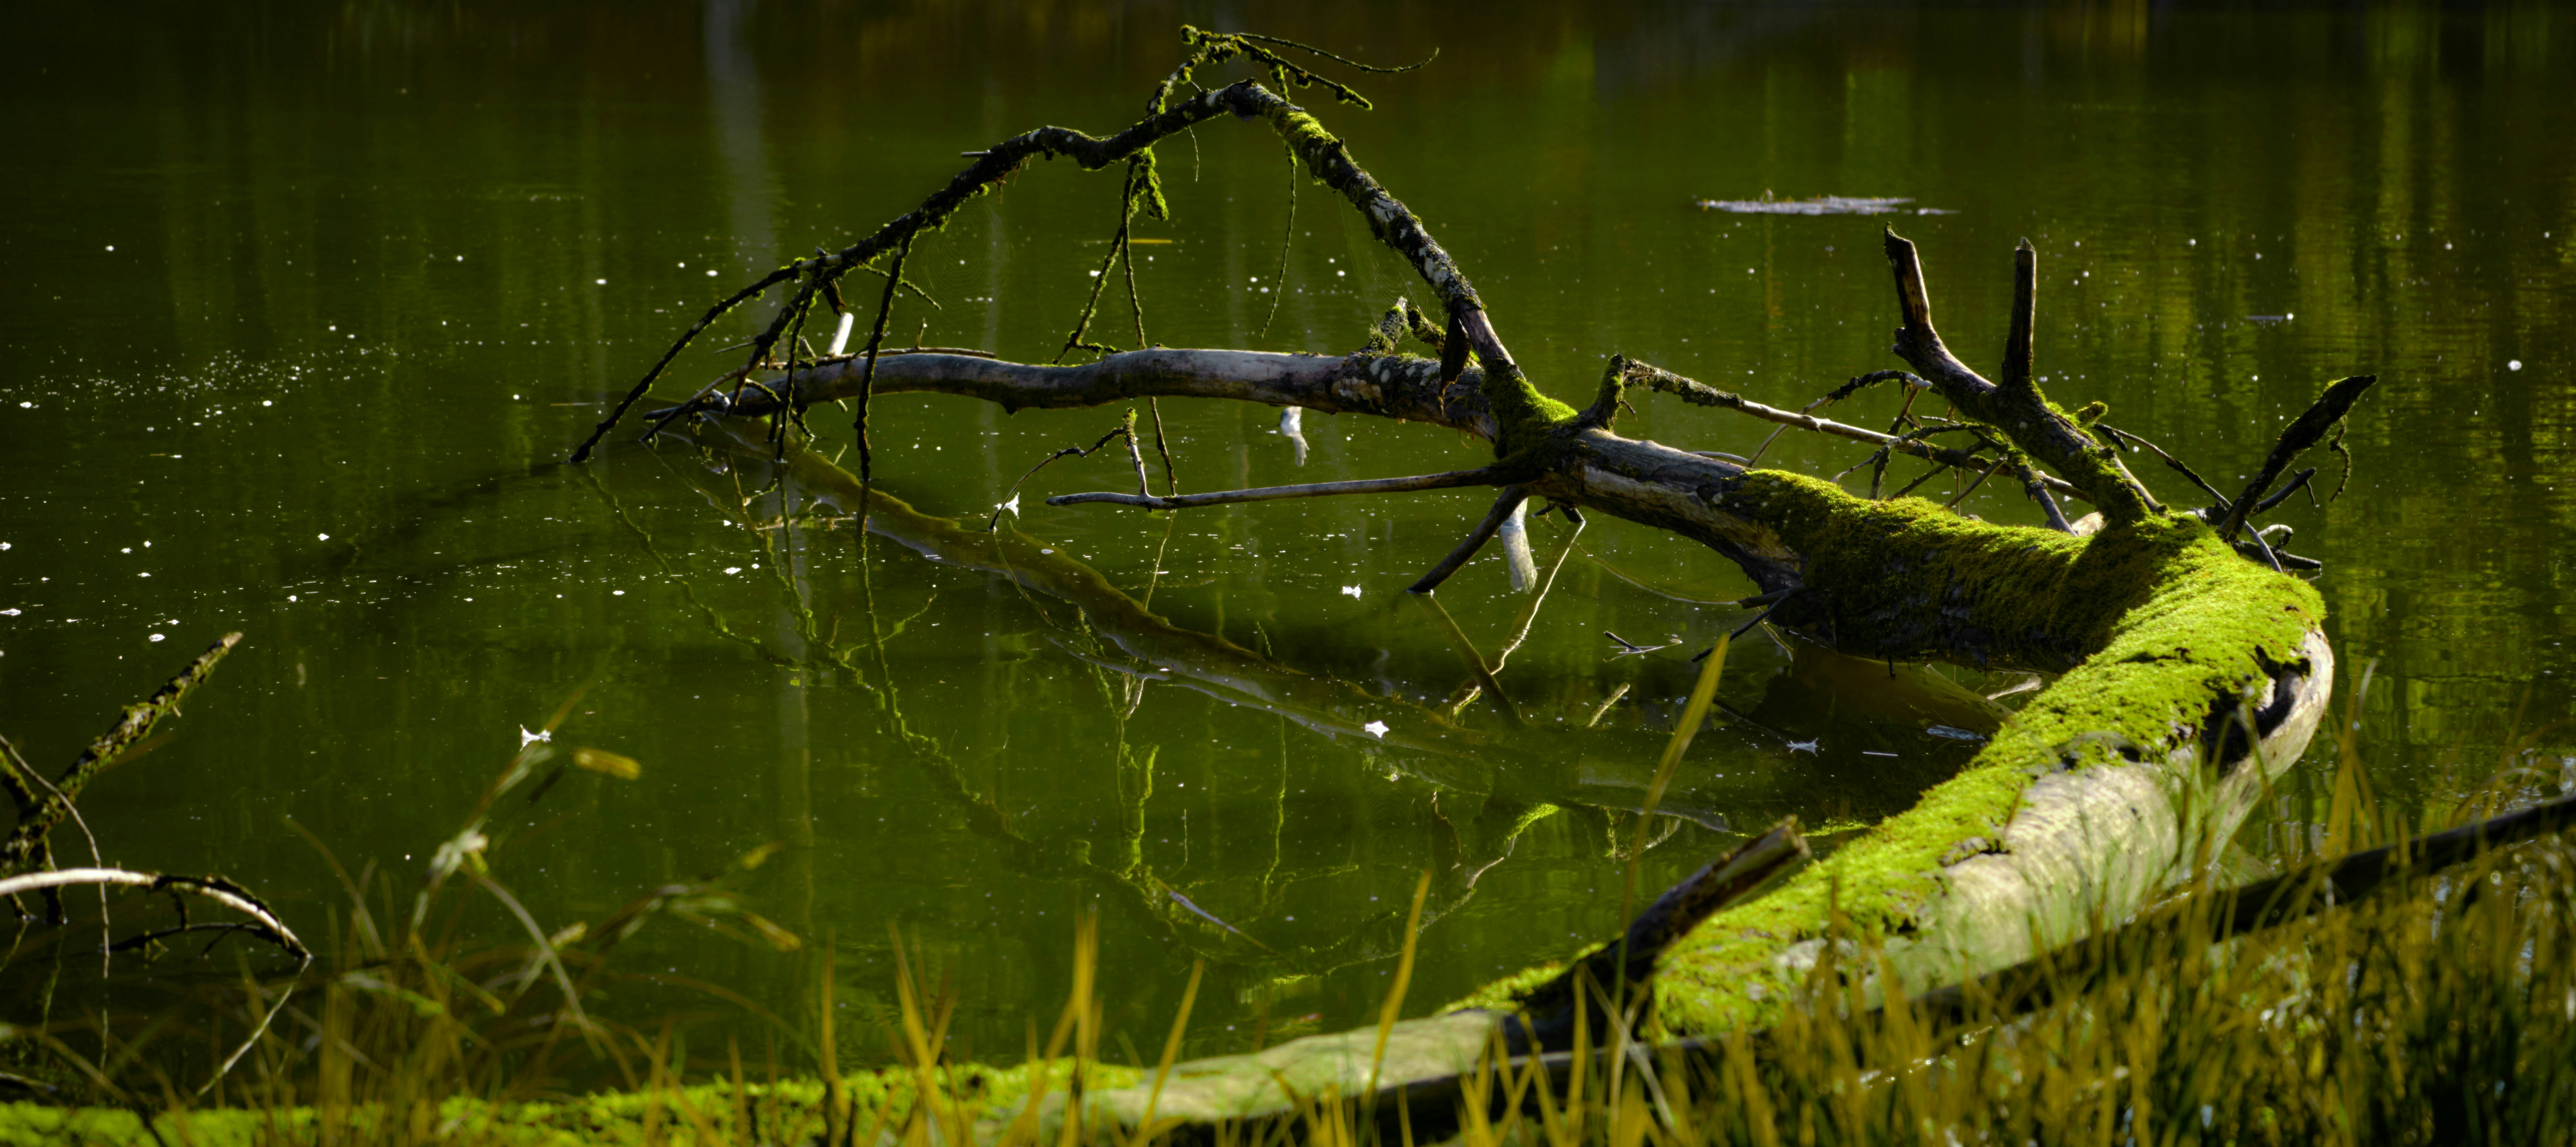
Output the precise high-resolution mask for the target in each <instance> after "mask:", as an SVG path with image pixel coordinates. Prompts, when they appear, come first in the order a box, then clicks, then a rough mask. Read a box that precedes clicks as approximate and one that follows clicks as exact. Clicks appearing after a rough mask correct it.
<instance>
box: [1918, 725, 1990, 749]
mask: <svg viewBox="0 0 2576 1147" xmlns="http://www.w3.org/2000/svg"><path fill="white" fill-rule="evenodd" d="M1923 731H1924V732H1925V733H1926V734H1928V735H1931V736H1935V737H1941V738H1945V739H1948V740H1952V741H1967V742H1969V743H1971V744H1978V745H1982V744H1984V743H1985V742H1986V735H1985V734H1983V733H1972V732H1969V731H1968V730H1966V729H1957V728H1952V727H1951V726H1948V725H1926V726H1924V727H1923Z"/></svg>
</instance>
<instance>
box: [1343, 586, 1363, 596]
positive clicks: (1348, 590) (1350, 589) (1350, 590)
mask: <svg viewBox="0 0 2576 1147" xmlns="http://www.w3.org/2000/svg"><path fill="white" fill-rule="evenodd" d="M1342 592H1343V593H1344V594H1346V595H1348V596H1351V597H1358V596H1359V595H1360V587H1358V586H1355V585H1346V586H1343V587H1342Z"/></svg>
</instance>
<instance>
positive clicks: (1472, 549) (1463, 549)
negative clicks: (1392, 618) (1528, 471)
mask: <svg viewBox="0 0 2576 1147" xmlns="http://www.w3.org/2000/svg"><path fill="white" fill-rule="evenodd" d="M1528 499H1529V490H1528V489H1527V488H1526V487H1522V486H1505V487H1503V492H1502V494H1501V495H1500V496H1497V497H1496V498H1495V499H1494V504H1493V506H1492V507H1491V508H1489V509H1487V510H1486V511H1485V518H1484V520H1483V521H1480V522H1478V523H1476V528H1475V529H1473V530H1470V531H1468V532H1467V537H1466V539H1465V540H1463V541H1461V542H1459V543H1458V545H1457V547H1456V548H1455V549H1452V550H1450V551H1449V556H1447V557H1444V558H1442V559H1440V564H1438V565H1435V566H1433V567H1431V571H1430V572H1429V573H1426V574H1423V575H1422V577H1421V578H1420V580H1417V581H1415V582H1414V583H1413V584H1412V585H1410V586H1407V587H1405V591H1404V592H1406V593H1429V592H1431V591H1432V590H1435V589H1438V588H1440V583H1441V582H1444V581H1447V580H1449V575H1451V574H1454V573H1456V572H1458V567H1460V566H1463V565H1466V564H1467V559H1469V558H1472V557H1475V556H1476V551H1478V550H1481V549H1483V548H1485V543H1486V542H1487V541H1490V540H1492V538H1493V536H1494V531H1495V530H1498V529H1501V528H1502V525H1503V520H1504V519H1506V518H1509V517H1511V516H1512V511H1514V510H1517V509H1519V508H1520V505H1521V503H1522V502H1524V501H1527V500H1528Z"/></svg>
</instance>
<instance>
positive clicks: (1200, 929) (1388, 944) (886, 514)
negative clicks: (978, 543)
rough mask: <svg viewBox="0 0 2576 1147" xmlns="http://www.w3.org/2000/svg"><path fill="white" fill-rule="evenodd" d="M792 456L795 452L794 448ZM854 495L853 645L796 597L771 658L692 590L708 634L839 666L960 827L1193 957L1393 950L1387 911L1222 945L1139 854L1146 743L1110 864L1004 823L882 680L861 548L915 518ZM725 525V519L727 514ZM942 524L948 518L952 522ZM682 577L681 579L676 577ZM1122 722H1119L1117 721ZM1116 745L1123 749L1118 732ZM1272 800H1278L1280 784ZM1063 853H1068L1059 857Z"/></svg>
mask: <svg viewBox="0 0 2576 1147" xmlns="http://www.w3.org/2000/svg"><path fill="white" fill-rule="evenodd" d="M799 455H800V456H802V452H801V451H800V452H799ZM816 461H819V459H817V460H816ZM674 473H682V474H683V476H689V475H686V474H685V472H681V471H676V470H675V471H674ZM778 488H783V484H782V483H781V482H779V481H778V480H776V479H773V480H772V481H770V482H766V483H762V484H761V485H760V487H759V490H758V491H755V492H754V493H752V494H751V495H749V497H748V499H744V500H740V501H738V502H737V504H739V505H748V501H749V500H750V499H757V498H758V497H759V496H760V495H761V493H764V492H767V491H769V490H772V489H778ZM604 493H605V491H603V494H604ZM863 497H865V498H866V499H867V500H868V501H867V506H868V507H870V509H869V512H868V514H867V515H866V520H867V521H868V522H869V523H870V528H869V529H863V530H861V531H859V532H858V537H857V539H856V542H857V546H858V547H859V554H860V560H861V564H862V571H861V577H860V581H861V588H862V594H863V599H862V612H863V613H864V614H865V616H866V617H867V619H868V620H867V622H866V624H867V626H868V630H869V633H868V636H867V637H866V639H865V640H864V641H863V642H856V643H847V644H843V643H840V642H837V641H834V640H827V639H826V637H825V635H822V634H818V633H816V632H815V631H814V630H815V627H814V620H813V612H812V610H811V609H810V608H807V607H805V606H804V604H803V603H802V601H801V600H800V601H799V602H798V605H797V608H796V611H795V612H796V613H797V616H798V618H799V627H800V629H801V630H802V631H803V633H802V636H803V637H804V638H805V640H806V643H807V648H808V649H809V650H810V651H811V652H810V653H809V655H808V657H807V658H806V659H805V660H804V661H802V662H800V661H798V660H796V659H793V658H789V657H785V656H783V655H779V654H777V653H776V652H775V651H774V650H771V649H769V647H768V646H766V645H764V644H762V643H760V642H758V641H756V640H752V639H747V638H743V637H741V636H740V635H739V634H736V633H733V632H732V631H731V628H730V627H729V626H727V625H725V623H724V621H723V618H722V616H721V615H719V614H717V613H715V612H714V611H713V610H712V609H709V608H706V607H704V605H703V603H701V602H698V601H697V599H696V597H695V595H694V594H692V595H691V601H692V602H693V603H696V604H699V606H700V616H701V617H702V618H703V619H705V620H706V621H708V623H709V624H710V625H711V627H713V628H715V629H717V631H718V632H720V633H724V634H725V635H726V636H728V637H730V638H732V639H733V640H737V641H742V642H744V643H745V644H748V645H750V646H752V647H753V648H755V649H757V650H759V651H761V653H762V654H763V656H764V657H765V658H767V659H769V660H771V661H773V662H776V663H777V664H780V665H781V666H783V667H788V668H805V669H809V670H812V669H822V668H824V667H825V666H826V665H828V666H830V667H834V668H839V669H841V670H843V671H844V672H846V673H848V674H849V676H850V679H851V680H852V682H853V683H854V684H856V685H857V686H859V687H860V688H861V689H862V690H864V691H865V692H866V693H867V695H868V696H869V697H870V698H871V700H872V701H873V702H874V704H873V706H872V708H873V709H874V710H875V711H876V713H877V716H878V718H879V720H880V722H881V725H882V728H883V730H884V732H885V733H886V734H887V735H888V736H889V737H891V738H892V739H893V740H894V741H895V742H896V743H897V744H899V745H900V746H902V747H903V748H904V749H905V750H906V752H907V755H908V756H910V757H912V758H913V760H914V761H915V762H916V763H918V764H920V765H921V766H922V767H923V770H924V772H925V773H926V774H927V775H928V776H929V777H930V778H932V779H933V780H934V781H936V782H937V783H938V787H939V790H940V793H941V796H942V797H943V798H945V799H947V800H949V801H952V802H954V803H955V804H956V805H958V806H959V807H960V808H961V809H962V810H963V811H964V812H965V814H966V822H967V825H968V828H969V830H970V831H973V832H975V833H976V834H977V835H979V836H984V837H986V838H989V839H992V840H995V841H998V842H1000V843H1001V844H1002V845H1003V846H1004V849H1005V852H1006V853H1007V854H1008V855H1009V856H1010V858H1011V859H1012V861H1013V862H1014V864H1015V865H1017V866H1018V867H1020V868H1022V869H1023V870H1025V871H1028V872H1030V873H1032V874H1038V875H1048V876H1061V875H1064V874H1065V872H1066V870H1067V869H1068V868H1070V869H1071V872H1072V874H1073V875H1075V876H1076V877H1079V878H1081V879H1083V880H1085V881H1087V882H1089V883H1091V884H1093V885H1095V886H1096V887H1098V888H1100V889H1102V890H1103V891H1106V892H1109V893H1111V894H1112V895H1111V896H1110V899H1112V900H1113V901H1115V902H1118V903H1120V904H1123V905H1125V906H1126V907H1127V908H1129V909H1130V910H1132V911H1134V912H1136V913H1138V914H1139V915H1140V916H1142V917H1144V918H1145V919H1146V920H1147V921H1150V922H1152V923H1153V924H1155V925H1158V926H1159V927H1160V928H1161V930H1163V931H1165V932H1167V933H1168V934H1170V935H1171V936H1172V937H1173V938H1174V939H1176V940H1178V941H1180V942H1181V943H1182V944H1183V945H1184V946H1185V947H1187V948H1189V949H1191V950H1192V951H1193V952H1195V953H1196V954H1198V955H1200V956H1202V957H1205V958H1208V959H1210V960H1212V961H1215V962H1219V963H1224V964H1231V965H1249V966H1253V967H1256V968H1269V969H1271V970H1272V972H1273V973H1277V972H1286V973H1291V974H1298V975H1316V974H1321V973H1323V972H1327V971H1330V970H1331V969H1332V968H1334V967H1339V966H1343V965H1346V964H1348V963H1352V962H1355V961H1363V960H1370V959H1377V958H1382V957H1384V956H1387V955H1391V954H1393V953H1394V951H1395V950H1396V948H1397V946H1398V943H1399V941H1400V937H1398V936H1395V935H1394V930H1395V926H1396V925H1397V924H1398V923H1400V920H1397V919H1395V917H1396V916H1397V915H1399V914H1395V913H1388V914H1386V915H1388V916H1389V917H1390V918H1389V919H1388V920H1385V921H1373V922H1372V925H1373V926H1372V927H1365V928H1361V929H1354V930H1352V931H1350V932H1347V933H1345V934H1344V935H1343V937H1342V938H1341V939H1340V940H1338V941H1336V942H1335V943H1333V944H1330V945H1325V946H1321V947H1316V948H1306V949H1295V950H1289V951H1278V950H1276V949H1270V948H1267V947H1265V946H1263V945H1261V944H1260V943H1259V942H1258V941H1257V940H1256V941H1254V946H1255V947H1263V949H1264V955H1262V956H1260V957H1254V958H1249V959H1247V958H1246V957H1245V956H1244V955H1243V954H1242V952H1241V951H1240V950H1239V949H1237V948H1234V947H1232V944H1233V943H1234V942H1235V938H1236V937H1238V936H1239V937H1240V938H1241V939H1244V940H1251V939H1252V937H1250V936H1249V935H1248V934H1244V933H1241V932H1240V931H1239V930H1238V929H1235V928H1234V927H1233V926H1232V925H1229V924H1226V923H1224V922H1223V921H1221V920H1216V919H1214V918H1212V917H1209V916H1208V915H1207V914H1206V913H1205V911H1204V910H1203V909H1199V908H1197V906H1196V905H1195V904H1192V903H1188V902H1186V901H1185V900H1183V899H1182V898H1180V897H1178V896H1176V895H1173V890H1172V889H1171V887H1170V885H1169V884H1168V883H1166V882H1165V881H1163V879H1162V878H1161V877H1160V876H1159V875H1157V874H1156V873H1155V872H1154V871H1153V870H1152V869H1151V868H1150V867H1149V866H1147V865H1145V864H1144V863H1143V861H1142V836H1143V823H1142V816H1143V811H1142V803H1143V798H1144V797H1145V796H1148V795H1150V793H1151V779H1150V777H1151V772H1150V770H1151V767H1152V764H1151V758H1152V754H1153V750H1152V749H1150V748H1148V749H1146V750H1145V751H1144V752H1142V753H1134V752H1132V751H1122V753H1121V767H1122V774H1135V782H1134V792H1133V797H1134V798H1135V799H1134V800H1133V801H1132V802H1130V804H1131V807H1132V817H1131V819H1129V821H1128V823H1127V824H1125V825H1122V836H1123V837H1124V839H1123V840H1122V842H1121V843H1122V846H1123V852H1124V855H1122V856H1121V857H1118V858H1115V861H1114V862H1113V863H1111V864H1102V863H1099V862H1097V861H1095V860H1093V859H1092V858H1091V857H1090V856H1089V855H1088V853H1087V850H1084V849H1081V848H1078V847H1077V848H1075V849H1072V850H1061V849H1049V848H1047V847H1045V846H1043V845H1041V844H1039V843H1038V842H1036V841H1033V840H1031V839H1029V838H1028V837H1027V836H1026V835H1024V834H1023V833H1021V832H1020V831H1019V830H1018V829H1017V828H1016V827H1014V826H1013V825H1012V824H1011V819H1010V816H1009V814H1008V813H1006V812H1005V811H1003V809H1002V808H1001V806H1000V804H999V802H998V801H997V800H996V799H995V798H994V797H993V796H991V795H989V794H986V793H982V792H978V791H976V790H975V789H974V788H972V787H971V786H970V785H968V784H967V782H966V778H965V775H964V771H963V770H962V768H960V766H959V765H958V763H957V762H956V760H955V759H954V758H953V757H952V756H951V755H950V754H949V753H948V752H947V750H946V749H945V747H944V746H942V745H941V744H940V743H939V741H938V740H937V739H936V738H933V737H931V736H928V735H926V734H923V733H920V732H918V731H916V730H914V729H913V728H912V727H911V726H910V723H909V722H908V721H907V720H906V718H905V716H904V713H903V709H902V705H901V697H900V694H899V693H898V692H897V691H895V690H894V689H892V688H890V687H889V686H888V683H889V682H890V681H891V680H892V673H891V668H890V665H889V663H888V657H887V654H886V653H885V649H884V640H885V638H886V637H888V636H891V633H890V632H889V631H888V630H887V628H886V627H885V626H884V625H883V624H882V623H881V621H880V620H879V619H878V616H877V614H876V612H875V602H874V590H873V583H872V578H871V572H870V567H869V564H868V559H867V555H866V545H867V540H868V536H869V535H870V534H871V533H875V532H878V531H877V530H876V528H875V527H876V526H878V525H879V524H881V522H883V521H884V520H887V519H893V520H896V521H898V522H902V521H910V520H916V519H918V515H917V514H916V513H915V512H914V511H913V510H912V509H911V508H910V507H909V506H904V505H903V504H902V503H901V502H899V501H897V500H895V499H893V498H891V497H889V496H887V495H884V494H879V493H872V492H871V493H868V494H865V495H863ZM607 501H608V504H609V505H610V507H611V508H612V512H614V513H616V514H617V515H618V516H619V517H620V519H621V521H624V522H625V523H626V525H627V526H628V527H629V528H630V529H631V530H633V532H634V533H635V534H636V536H637V537H638V538H639V539H640V540H642V541H643V542H644V543H645V544H646V546H647V549H648V551H651V552H653V554H654V557H655V559H656V561H657V562H660V563H661V564H662V565H663V568H664V569H665V570H666V571H667V572H669V573H671V575H672V576H673V577H674V578H675V579H681V575H680V573H679V571H678V569H677V567H676V566H675V565H674V564H672V563H671V562H669V560H668V559H667V558H665V557H664V556H662V555H661V554H660V552H659V550H658V548H657V547H655V546H654V544H653V540H652V537H651V535H650V534H649V533H648V532H646V531H644V530H643V529H642V528H641V527H640V526H638V525H637V524H636V523H634V522H633V521H632V520H631V518H629V517H627V515H626V514H625V511H624V509H623V507H622V506H620V505H619V504H618V503H617V501H616V500H615V499H614V498H608V499H607ZM719 504H721V502H720V503H719ZM934 521H936V520H935V519H934ZM728 524H729V525H730V524H733V523H732V521H731V520H729V521H728ZM943 524H945V525H950V526H953V525H954V523H943ZM746 528H749V529H751V531H752V532H753V533H754V534H755V535H760V531H759V529H758V528H757V527H751V526H748V524H747V523H746ZM760 536H762V537H763V540H764V547H763V552H764V555H765V556H767V557H768V558H769V559H770V560H771V562H772V564H773V565H775V564H776V554H775V551H774V549H771V548H770V546H771V545H774V544H775V543H774V536H773V535H760ZM682 580H683V582H684V584H685V579H682ZM782 584H783V588H784V589H785V590H786V591H787V592H790V593H791V594H792V593H793V591H794V589H795V586H794V584H793V583H792V581H791V582H786V583H782ZM1112 592H1114V591H1112ZM1031 604H1033V605H1034V604H1035V602H1034V601H1032V603H1031ZM1079 617H1080V615H1077V618H1079ZM863 652H864V653H868V654H873V660H875V661H876V663H877V667H876V672H875V673H874V674H869V673H866V672H863V671H862V670H861V668H860V666H859V665H857V664H856V663H855V661H856V659H857V657H858V656H859V655H860V654H861V653H863ZM871 678H873V679H871ZM1102 685H1103V687H1104V689H1111V691H1112V692H1113V693H1114V689H1112V687H1111V686H1109V684H1108V682H1107V681H1105V680H1104V681H1103V682H1102ZM1123 723H1124V722H1123V720H1122V721H1121V724H1122V725H1123ZM1120 742H1121V747H1122V750H1123V749H1124V737H1123V735H1122V736H1121V738H1120ZM1128 781H1129V778H1128V777H1127V776H1125V775H1122V788H1124V787H1127V782H1128ZM1282 799H1283V800H1284V791H1283V793H1282ZM1283 817H1284V810H1283ZM1068 852H1069V853H1070V855H1067V853H1068ZM1378 933H1386V935H1384V936H1379V935H1377V934H1378Z"/></svg>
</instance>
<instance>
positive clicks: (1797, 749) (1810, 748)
mask: <svg viewBox="0 0 2576 1147" xmlns="http://www.w3.org/2000/svg"><path fill="white" fill-rule="evenodd" d="M1822 740H1823V738H1821V737H1819V738H1817V739H1816V740H1814V741H1791V742H1789V751H1790V752H1792V753H1812V752H1815V751H1816V745H1817V744H1818V743H1820V742H1821V741H1822Z"/></svg>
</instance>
